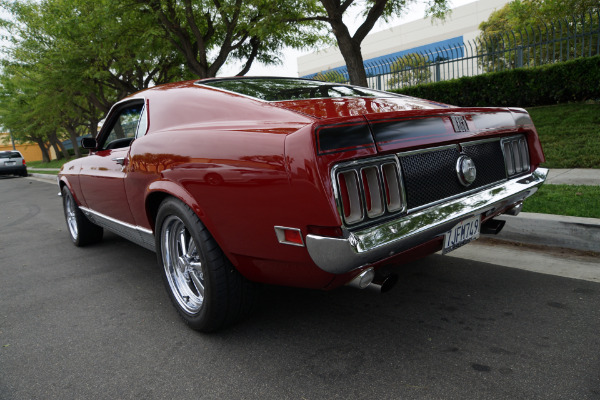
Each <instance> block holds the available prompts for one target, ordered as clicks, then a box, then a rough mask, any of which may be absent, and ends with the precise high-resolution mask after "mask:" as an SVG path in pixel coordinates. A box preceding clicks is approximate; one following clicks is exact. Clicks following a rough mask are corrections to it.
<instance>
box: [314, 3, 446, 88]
mask: <svg viewBox="0 0 600 400" xmlns="http://www.w3.org/2000/svg"><path fill="white" fill-rule="evenodd" d="M320 1H321V4H322V5H323V7H324V9H325V14H324V15H323V14H321V15H315V16H313V17H312V18H311V19H314V20H319V21H324V22H327V23H328V24H329V25H330V26H331V29H332V32H333V34H334V36H335V38H336V41H337V44H338V47H339V49H340V52H341V53H342V57H344V61H345V62H346V67H347V68H348V75H349V77H350V83H352V84H353V85H358V86H368V83H367V74H366V72H365V67H364V60H363V56H362V50H361V43H362V42H363V40H364V39H365V37H366V36H367V34H368V33H369V32H371V30H372V29H373V27H374V26H375V23H376V22H377V21H378V20H379V19H380V18H383V19H384V20H387V19H388V18H390V17H392V16H395V15H401V14H402V13H403V12H404V11H406V9H407V7H408V6H409V5H410V4H413V3H416V2H417V1H418V0H400V1H396V0H365V1H359V0H344V1H342V0H320ZM448 3H449V1H448V0H428V6H429V8H428V10H427V14H428V15H433V17H435V18H442V17H443V16H444V14H445V12H446V11H447V10H448ZM352 7H362V9H363V12H362V16H363V18H364V20H363V22H362V23H361V25H360V26H359V27H358V29H357V30H356V32H354V34H351V33H350V31H349V29H348V26H347V25H346V24H345V23H344V21H343V17H344V15H347V14H348V10H349V9H350V8H352Z"/></svg>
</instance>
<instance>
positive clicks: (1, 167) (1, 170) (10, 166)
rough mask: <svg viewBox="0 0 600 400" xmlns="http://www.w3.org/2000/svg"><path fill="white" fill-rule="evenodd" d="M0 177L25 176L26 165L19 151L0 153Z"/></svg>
mask: <svg viewBox="0 0 600 400" xmlns="http://www.w3.org/2000/svg"><path fill="white" fill-rule="evenodd" d="M0 175H20V176H27V163H25V159H24V158H23V155H22V154H21V153H20V152H19V151H17V150H8V151H0Z"/></svg>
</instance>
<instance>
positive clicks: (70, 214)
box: [65, 195, 78, 240]
mask: <svg viewBox="0 0 600 400" xmlns="http://www.w3.org/2000/svg"><path fill="white" fill-rule="evenodd" d="M76 212H77V205H76V204H75V200H73V197H72V196H71V195H68V196H66V198H65V216H66V217H67V227H68V228H69V233H70V234H71V238H72V239H73V240H77V234H78V229H77V214H76Z"/></svg>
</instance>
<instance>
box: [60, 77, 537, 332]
mask: <svg viewBox="0 0 600 400" xmlns="http://www.w3.org/2000/svg"><path fill="white" fill-rule="evenodd" d="M83 146H84V147H86V148H88V149H89V150H90V154H89V156H87V157H84V158H80V159H77V160H74V161H71V162H69V163H67V164H65V165H64V167H63V168H62V170H61V172H60V173H59V178H58V182H59V185H60V192H61V194H62V198H63V205H64V211H65V218H66V222H67V226H68V230H69V233H70V237H71V239H72V241H73V243H74V244H75V245H76V246H84V245H88V244H91V243H94V242H97V241H99V240H101V238H102V234H103V229H108V230H110V231H112V232H115V233H117V234H119V235H122V236H123V237H125V238H127V239H130V240H132V241H133V242H135V243H138V244H140V245H141V246H144V247H146V248H148V249H150V250H153V251H155V252H156V254H157V259H158V263H159V264H160V265H161V267H162V269H163V270H164V281H165V285H166V288H167V290H168V292H169V295H170V297H171V299H172V301H173V303H174V305H175V307H176V309H177V310H178V312H179V314H180V315H181V316H182V317H183V319H184V320H185V321H186V322H187V323H188V324H189V325H190V326H191V327H192V328H194V329H197V330H201V331H212V330H216V329H219V328H221V327H223V326H226V325H228V324H231V323H232V322H234V321H236V320H237V319H239V318H240V317H241V316H242V315H245V314H246V313H247V312H248V309H249V308H251V306H252V304H253V301H254V300H253V299H254V298H255V294H254V293H255V286H256V283H266V284H276V285H288V286H297V287H304V288H315V289H333V288H336V287H339V286H342V285H351V286H354V287H357V288H366V287H380V286H381V285H383V288H382V289H383V290H386V289H387V288H389V286H391V284H392V282H393V279H391V278H390V277H389V276H388V277H385V276H379V275H380V271H381V268H380V266H381V265H383V264H394V263H395V264H400V263H402V262H404V261H407V260H412V259H415V258H416V257H422V256H425V255H427V254H431V253H434V252H437V251H440V250H441V251H442V252H443V253H447V252H449V251H451V250H453V249H455V248H457V247H459V246H461V245H463V244H465V243H467V242H469V241H471V240H473V239H476V238H478V237H479V234H480V233H496V232H498V231H499V230H500V229H501V228H502V223H501V221H498V220H496V219H494V217H496V216H498V215H499V214H503V213H508V214H513V215H516V214H517V213H518V212H519V211H520V209H521V207H522V204H523V200H525V198H527V197H528V196H530V195H532V194H533V193H534V192H535V191H536V190H537V188H538V187H539V186H540V185H541V184H542V183H543V181H544V180H545V178H546V175H547V170H545V169H543V168H538V166H539V164H540V163H541V162H543V161H544V155H543V152H542V148H541V146H540V142H539V139H538V135H537V132H536V130H535V128H534V125H533V123H532V121H531V119H530V117H529V115H528V114H527V112H526V111H524V110H523V109H519V108H459V107H453V106H449V105H445V104H439V103H435V102H432V101H427V100H421V99H417V98H412V97H406V96H401V95H397V94H393V93H387V92H381V91H375V90H371V89H367V88H362V87H354V86H348V85H342V84H337V83H326V82H318V81H311V80H305V79H296V78H266V77H261V78H246V77H243V78H228V79H219V78H215V79H206V80H200V81H190V82H180V83H173V84H167V85H163V86H157V87H154V88H151V89H147V90H145V91H142V92H139V93H136V94H134V95H132V96H130V97H128V98H126V99H124V100H122V101H120V102H118V103H117V104H116V105H114V107H113V108H112V109H111V110H110V112H109V113H108V115H107V117H106V122H105V123H104V125H103V127H102V129H101V130H100V132H99V133H98V135H97V137H96V138H95V139H93V138H87V139H84V140H83Z"/></svg>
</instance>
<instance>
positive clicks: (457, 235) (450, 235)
mask: <svg viewBox="0 0 600 400" xmlns="http://www.w3.org/2000/svg"><path fill="white" fill-rule="evenodd" d="M480 226H481V215H477V216H475V217H471V218H469V219H465V220H463V221H461V222H459V223H458V224H456V225H454V227H453V228H452V229H450V230H449V231H448V232H446V234H445V235H444V249H443V250H442V254H446V253H449V252H451V251H452V250H456V249H458V248H459V247H460V246H464V245H465V244H467V243H469V242H470V241H471V240H475V239H477V238H478V237H479V232H480Z"/></svg>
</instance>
